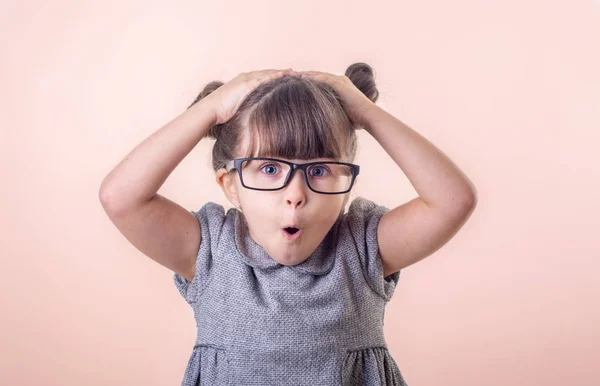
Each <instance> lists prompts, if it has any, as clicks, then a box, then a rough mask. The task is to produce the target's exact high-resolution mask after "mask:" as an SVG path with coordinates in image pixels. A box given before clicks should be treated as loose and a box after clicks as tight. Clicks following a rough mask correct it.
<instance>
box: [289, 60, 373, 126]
mask: <svg viewBox="0 0 600 386" xmlns="http://www.w3.org/2000/svg"><path fill="white" fill-rule="evenodd" d="M293 74H297V75H299V76H301V77H302V78H310V79H314V80H316V81H321V82H325V83H328V84H329V85H331V86H332V87H333V88H334V89H336V91H337V92H338V94H340V97H341V98H342V101H343V104H344V106H343V107H344V110H345V111H346V114H347V115H348V118H350V120H351V121H352V122H354V123H356V124H357V125H358V126H359V127H357V129H359V130H360V129H362V128H364V127H365V121H364V119H363V115H364V112H365V111H366V110H367V109H369V108H371V107H373V106H374V105H375V104H374V103H373V102H372V101H371V100H370V99H369V98H367V96H366V95H365V94H363V92H362V91H360V90H359V89H358V88H357V87H356V86H355V85H354V83H352V81H351V80H350V78H348V77H347V76H346V75H334V74H330V73H328V72H320V71H295V72H293Z"/></svg>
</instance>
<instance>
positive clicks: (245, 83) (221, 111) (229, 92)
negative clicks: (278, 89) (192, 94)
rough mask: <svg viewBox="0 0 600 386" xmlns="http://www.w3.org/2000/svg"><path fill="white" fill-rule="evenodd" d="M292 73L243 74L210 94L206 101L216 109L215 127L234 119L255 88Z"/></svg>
mask: <svg viewBox="0 0 600 386" xmlns="http://www.w3.org/2000/svg"><path fill="white" fill-rule="evenodd" d="M290 73H292V69H291V68H288V69H286V70H274V69H270V70H262V71H252V72H242V73H241V74H239V75H237V76H236V77H235V78H233V79H231V80H230V81H229V82H227V83H225V84H223V85H222V86H221V87H219V88H218V89H216V90H215V91H213V92H212V93H210V94H208V95H207V96H206V98H205V100H209V101H210V102H209V103H210V104H212V106H213V108H214V114H215V123H214V124H215V125H216V124H221V123H225V122H227V121H228V120H230V119H231V117H233V115H234V114H235V113H236V112H237V110H238V108H239V107H240V105H241V104H242V102H243V101H244V100H245V99H246V97H247V96H248V94H250V93H251V92H252V91H253V90H254V89H255V88H257V87H258V86H259V85H261V84H262V83H263V82H266V81H268V80H271V79H275V78H279V77H281V76H283V75H286V74H290Z"/></svg>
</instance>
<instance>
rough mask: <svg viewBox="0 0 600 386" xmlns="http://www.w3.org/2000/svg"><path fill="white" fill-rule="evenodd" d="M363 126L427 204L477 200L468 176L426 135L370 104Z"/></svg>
mask: <svg viewBox="0 0 600 386" xmlns="http://www.w3.org/2000/svg"><path fill="white" fill-rule="evenodd" d="M363 115H364V119H365V125H364V128H365V130H366V131H367V132H369V133H370V134H371V135H372V136H373V137H374V138H375V139H376V140H377V142H379V144H380V145H381V146H382V147H383V148H384V150H385V151H386V152H387V153H388V154H389V155H390V157H391V158H392V159H393V160H394V162H396V164H397V165H398V166H399V167H400V169H402V171H403V172H404V174H406V176H407V178H408V179H409V181H410V182H411V184H412V185H413V187H414V188H415V190H416V191H417V193H418V194H419V197H421V199H422V200H424V201H425V202H426V203H427V205H429V206H430V207H438V208H441V209H443V210H450V211H453V210H460V209H462V208H464V207H465V206H467V207H468V206H470V205H473V204H474V203H475V201H476V199H477V193H476V190H475V187H474V186H473V184H472V183H471V181H470V180H469V178H468V177H467V176H466V175H465V174H464V173H463V172H462V171H461V170H460V169H459V168H458V167H457V166H456V165H455V164H454V163H453V162H452V161H451V160H450V159H449V158H448V157H447V156H446V155H444V154H443V153H442V151H441V150H439V149H438V148H437V147H435V146H434V145H433V144H432V143H431V142H429V141H428V140H427V139H426V138H424V137H423V136H421V135H420V134H419V133H417V132H416V131H414V130H413V129H411V128H410V127H408V126H407V125H405V124H404V123H402V122H401V121H400V120H399V119H397V118H396V117H394V116H393V115H391V114H390V113H388V112H387V111H385V110H383V109H382V108H381V107H379V106H377V105H376V104H373V105H371V106H370V107H369V109H367V111H366V112H365V113H364V114H363Z"/></svg>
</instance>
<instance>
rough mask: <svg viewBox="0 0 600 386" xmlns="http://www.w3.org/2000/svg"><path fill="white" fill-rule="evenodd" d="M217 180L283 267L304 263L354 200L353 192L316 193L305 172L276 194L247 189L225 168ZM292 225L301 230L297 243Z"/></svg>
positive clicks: (257, 240)
mask: <svg viewBox="0 0 600 386" xmlns="http://www.w3.org/2000/svg"><path fill="white" fill-rule="evenodd" d="M281 159H283V160H286V161H290V162H295V163H306V162H313V161H339V160H336V159H332V158H317V159H312V160H300V159H289V158H281ZM216 179H217V183H218V184H219V185H220V186H221V188H222V189H223V192H224V193H225V195H226V196H227V198H228V199H229V201H230V202H231V203H232V204H233V205H235V206H236V207H239V206H241V210H242V213H243V215H244V218H245V219H246V223H247V224H248V229H249V233H250V237H251V238H252V239H253V240H254V242H255V243H256V244H258V245H260V246H261V247H262V248H263V249H264V250H265V251H266V252H267V254H268V255H269V256H271V257H272V258H273V259H274V260H276V261H277V262H278V263H280V264H283V265H296V264H300V263H302V262H303V261H304V260H306V259H307V258H308V257H309V256H310V255H311V254H312V253H313V252H314V251H315V250H316V249H317V247H318V246H319V244H320V243H321V241H323V239H324V238H325V236H326V235H327V233H328V232H329V230H330V229H331V227H332V226H333V224H334V223H335V221H336V220H337V218H338V216H339V215H340V212H341V211H342V210H343V208H344V207H345V205H346V203H347V202H348V199H349V197H350V192H348V193H344V194H320V193H316V192H313V191H312V190H310V188H309V187H308V186H307V185H306V180H305V178H304V175H303V173H302V171H301V170H296V171H295V172H294V173H293V175H292V178H291V179H290V181H289V183H288V184H287V185H286V186H285V187H284V188H283V189H281V190H274V191H259V190H252V189H246V188H245V187H244V186H242V184H241V181H240V178H239V174H238V173H237V171H236V170H232V172H231V173H229V174H227V173H226V172H225V169H221V170H219V171H218V172H217V178H216ZM290 224H295V225H296V227H298V228H300V229H301V232H300V235H299V236H298V237H296V238H295V239H294V240H289V239H288V238H287V237H286V234H285V231H284V228H285V227H286V226H288V225H290Z"/></svg>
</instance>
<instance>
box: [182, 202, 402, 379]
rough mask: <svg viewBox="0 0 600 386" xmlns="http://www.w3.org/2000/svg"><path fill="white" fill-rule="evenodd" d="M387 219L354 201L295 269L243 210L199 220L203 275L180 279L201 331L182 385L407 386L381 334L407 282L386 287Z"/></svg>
mask: <svg viewBox="0 0 600 386" xmlns="http://www.w3.org/2000/svg"><path fill="white" fill-rule="evenodd" d="M388 211H389V209H388V208H386V207H384V206H381V205H378V204H376V203H374V202H373V201H370V200H368V199H366V198H363V197H357V198H355V199H354V200H353V201H352V202H351V204H350V206H349V208H348V211H347V212H346V213H340V215H339V216H338V218H337V219H336V221H335V223H334V225H333V226H332V227H331V228H330V230H329V232H328V233H327V235H326V236H325V237H324V239H323V240H322V241H321V243H320V244H319V246H318V247H317V249H316V250H315V251H314V252H313V253H312V254H311V255H310V256H309V257H308V259H306V260H305V261H303V262H302V263H300V264H297V265H293V266H286V265H282V264H280V263H278V262H277V261H276V260H274V259H273V258H271V257H270V256H269V255H268V254H267V252H266V251H265V250H264V249H263V248H262V247H261V246H259V245H258V244H257V243H256V242H254V240H253V239H252V238H251V237H250V234H249V231H248V224H247V222H246V220H245V218H244V215H243V214H242V212H240V211H239V210H238V209H236V208H231V209H229V210H228V211H227V213H225V210H224V208H223V206H221V205H219V204H216V203H214V202H208V203H206V204H205V205H204V206H202V208H200V209H199V210H198V211H191V213H192V214H193V215H194V216H195V217H196V219H197V220H198V222H199V223H200V229H201V233H202V239H201V242H200V247H199V250H198V256H197V260H196V274H195V276H194V278H193V280H192V281H191V282H189V281H188V280H186V279H185V278H183V277H182V276H180V275H179V274H177V273H174V276H173V279H174V282H175V285H176V287H177V289H178V290H179V292H180V293H181V295H182V296H183V298H184V299H185V301H186V302H187V303H188V304H189V305H190V306H191V307H192V309H193V312H194V317H195V319H196V326H197V338H196V342H195V344H194V346H193V348H192V350H191V351H192V352H191V356H190V358H189V361H188V364H187V367H186V369H185V373H184V376H183V381H182V383H181V384H182V386H196V385H216V386H220V385H244V386H245V385H261V386H269V385H307V386H309V385H310V386H317V385H319V386H327V385H332V386H337V385H343V386H380V385H394V386H404V385H406V383H405V381H404V378H403V376H402V374H401V372H400V370H399V367H398V365H397V364H396V362H395V361H394V359H393V358H392V356H391V355H390V353H389V351H388V347H387V344H386V342H385V338H384V334H383V320H384V314H385V305H386V303H387V302H388V301H389V300H390V298H391V297H392V295H393V293H394V290H395V288H396V285H397V283H398V279H399V276H400V271H397V272H395V273H393V274H391V275H389V276H387V277H385V278H384V277H383V266H382V262H381V258H380V256H379V254H378V245H377V225H378V223H379V220H380V219H381V216H383V215H384V214H385V213H386V212H388Z"/></svg>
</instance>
